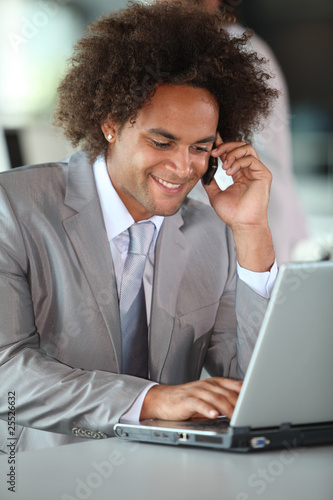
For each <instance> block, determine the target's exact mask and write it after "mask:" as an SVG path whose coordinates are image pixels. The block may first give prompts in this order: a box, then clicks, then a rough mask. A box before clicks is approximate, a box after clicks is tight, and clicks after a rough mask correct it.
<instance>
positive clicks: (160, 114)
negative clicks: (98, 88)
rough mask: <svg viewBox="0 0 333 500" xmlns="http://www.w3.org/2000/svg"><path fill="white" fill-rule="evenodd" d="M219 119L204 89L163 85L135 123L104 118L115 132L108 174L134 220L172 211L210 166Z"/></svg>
mask: <svg viewBox="0 0 333 500" xmlns="http://www.w3.org/2000/svg"><path fill="white" fill-rule="evenodd" d="M218 118H219V109H218V105H217V102H216V100H215V98H214V97H213V95H212V94H211V93H210V92H208V91H207V90H204V89H199V88H193V87H189V86H179V85H163V86H159V87H158V88H157V91H156V93H155V95H154V96H153V97H152V99H151V100H150V102H149V103H148V104H146V105H145V106H144V107H143V108H142V109H141V110H140V111H139V113H138V116H137V119H136V122H135V124H134V125H132V124H131V123H129V122H127V123H126V124H125V126H124V127H123V129H122V130H121V133H119V127H118V126H117V125H114V124H110V123H107V122H106V123H105V124H103V126H102V130H103V132H104V134H105V135H106V136H107V134H108V133H111V134H112V135H114V137H115V138H114V139H113V141H114V142H112V143H111V144H110V146H109V150H108V155H107V166H108V172H109V176H110V179H111V181H112V184H113V186H114V188H115V189H116V191H117V193H118V195H119V197H120V198H121V200H122V201H123V203H124V204H125V206H126V208H127V210H128V211H129V212H130V214H131V215H132V217H133V218H134V220H135V221H137V220H143V219H147V218H149V217H151V216H152V215H164V216H167V215H172V214H174V213H176V212H177V211H178V210H179V208H180V206H181V205H182V203H183V201H184V199H185V197H186V196H187V194H188V193H189V192H190V191H191V189H192V188H193V187H194V186H195V184H196V183H197V182H198V180H199V179H200V178H201V177H202V175H203V174H204V173H205V171H206V170H207V165H208V159H209V156H210V151H211V149H212V146H213V143H214V140H215V137H216V130H217V124H218Z"/></svg>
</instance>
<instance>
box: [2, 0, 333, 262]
mask: <svg viewBox="0 0 333 500" xmlns="http://www.w3.org/2000/svg"><path fill="white" fill-rule="evenodd" d="M224 4H225V9H226V10H227V11H228V12H229V13H231V14H234V15H237V17H238V19H239V20H240V21H241V23H242V24H243V25H244V26H246V27H250V28H252V29H254V31H255V32H256V33H257V35H259V36H260V37H261V38H262V39H263V40H265V41H266V42H267V43H268V44H269V46H270V47H271V49H272V50H273V52H274V53H275V56H276V57H277V59H278V61H279V64H280V66H281V68H282V71H283V73H284V76H285V78H286V82H287V85H288V90H289V98H290V106H291V107H290V123H291V140H292V158H293V173H294V177H295V182H296V189H297V193H298V196H299V199H300V203H301V205H302V207H303V208H304V211H305V213H306V216H307V219H308V223H309V228H310V233H309V238H308V239H307V240H306V241H304V242H301V244H300V245H299V247H298V248H295V251H294V257H293V260H314V255H316V249H315V247H316V246H318V245H319V246H320V248H323V247H324V248H327V249H328V255H329V253H330V252H331V249H332V248H333V2H332V0H316V1H315V2H314V1H313V0H303V1H301V0H228V1H226V2H224ZM125 5H126V1H125V0H94V1H91V0H0V171H3V170H7V169H11V168H15V167H17V166H20V165H23V164H30V163H41V162H44V161H56V160H60V159H63V158H65V157H66V156H69V155H70V154H71V153H72V151H73V150H72V148H71V146H70V145H69V144H67V143H66V142H65V141H64V139H63V138H62V137H61V132H60V131H58V130H57V129H54V128H53V126H52V122H53V109H54V105H55V101H56V89H57V85H58V83H59V80H60V79H61V78H62V76H63V75H64V73H65V71H66V66H67V63H66V60H67V58H68V57H69V56H70V54H71V50H72V47H73V44H74V43H75V41H76V40H77V39H78V38H79V37H80V36H81V34H82V31H83V30H84V28H85V26H86V25H87V24H88V23H90V22H92V21H94V20H95V19H96V18H98V17H99V16H100V15H103V14H105V13H107V12H109V11H111V10H117V9H119V8H122V7H125ZM332 253H333V252H332ZM330 255H331V258H333V257H332V254H330ZM324 257H325V256H324ZM320 258H322V255H320Z"/></svg>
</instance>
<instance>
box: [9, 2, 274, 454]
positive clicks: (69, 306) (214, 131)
mask: <svg viewBox="0 0 333 500" xmlns="http://www.w3.org/2000/svg"><path fill="white" fill-rule="evenodd" d="M221 21H222V19H221V18H220V16H219V15H215V14H213V13H209V12H206V11H202V10H200V9H199V8H198V9H197V8H195V9H190V8H183V7H180V6H179V5H167V4H160V5H154V6H146V5H141V4H136V5H133V6H131V7H129V8H127V9H125V10H123V11H120V12H117V13H114V14H111V15H109V16H107V17H106V18H105V19H101V20H99V21H97V22H96V23H94V24H93V25H91V26H90V27H89V30H88V32H87V34H86V35H85V36H84V37H83V39H82V40H81V41H80V42H79V43H78V44H77V46H76V49H75V53H74V56H73V60H72V67H71V68H70V69H69V71H68V74H67V76H66V77H65V78H64V80H63V81H62V83H61V85H60V87H59V104H58V110H57V122H58V124H59V125H61V126H62V127H63V129H64V131H65V134H66V135H67V137H68V138H69V139H70V140H71V141H72V142H73V144H74V145H78V144H81V145H82V151H79V152H78V153H76V154H74V155H73V156H72V157H71V158H70V159H68V160H65V161H62V162H58V163H49V164H44V165H37V166H36V165H34V166H28V167H24V168H21V169H15V171H13V172H7V173H4V174H2V175H1V176H0V184H1V192H0V193H1V200H0V211H1V215H0V224H1V245H0V249H1V250H0V278H1V279H0V285H1V290H2V299H1V301H0V318H1V321H0V325H1V333H0V343H1V358H0V363H1V364H0V380H1V387H2V391H3V392H4V393H6V391H7V392H8V393H9V392H13V391H14V392H15V394H16V393H17V398H16V409H17V422H16V423H17V427H16V433H17V436H16V437H17V443H18V445H17V449H18V450H23V449H29V448H30V449H31V448H40V447H43V446H52V445H56V444H63V443H69V442H73V441H75V440H79V439H80V438H92V437H95V438H101V437H108V436H112V435H113V426H114V424H115V423H116V422H118V421H119V420H122V419H123V420H124V419H126V420H136V419H139V418H141V419H144V418H163V419H172V420H175V419H188V418H190V417H192V416H196V415H198V414H199V415H203V416H205V417H208V418H213V417H216V416H218V415H219V414H221V413H225V414H227V415H228V416H231V415H232V412H233V408H234V406H235V404H236V401H237V397H238V393H239V391H240V388H241V379H242V378H243V377H244V374H245V372H246V369H247V366H248V363H249V360H250V357H251V354H252V351H253V347H254V345H255V342H256V338H257V335H258V332H259V328H260V325H261V321H262V319H263V315H264V312H265V309H266V306H267V301H268V298H269V293H270V289H271V287H272V284H273V283H274V278H275V275H276V264H275V263H274V251H273V247H272V240H271V234H270V230H269V227H268V223H267V206H268V201H269V190H270V184H271V174H270V172H269V171H268V170H267V168H266V167H265V166H264V165H263V164H262V163H261V162H260V160H259V158H258V156H257V154H256V152H255V151H254V149H253V148H252V146H251V145H250V144H249V143H248V142H247V141H248V139H249V138H250V133H251V130H252V129H253V128H254V127H255V126H256V124H257V123H258V121H259V119H260V116H261V115H263V114H266V113H267V112H268V110H269V106H270V102H271V100H272V99H274V98H275V97H276V93H275V91H273V90H272V89H271V88H270V87H269V86H268V85H267V83H266V80H267V78H268V75H266V74H265V73H264V70H263V69H262V68H261V64H262V63H261V61H260V59H258V58H257V56H256V54H251V53H249V52H248V51H247V50H245V44H246V39H245V38H243V37H242V38H240V39H236V38H232V39H231V38H230V37H229V35H228V34H227V33H226V32H224V30H222V29H221V27H220V26H221ZM204 42H205V43H204ZM244 139H246V141H245V140H244ZM210 156H213V157H215V158H218V157H219V158H221V159H222V161H223V168H224V169H225V170H226V172H227V174H228V175H229V176H232V178H233V181H234V183H233V185H232V186H230V187H229V188H228V189H227V190H225V191H221V190H220V188H219V187H218V185H217V184H216V182H215V181H214V180H213V182H212V183H211V184H210V185H207V186H206V190H207V193H208V196H209V199H210V202H211V207H209V206H207V205H204V204H201V203H199V202H195V201H193V200H190V199H189V198H187V194H188V193H189V192H190V191H191V189H192V188H193V187H194V186H195V184H196V183H197V182H201V181H200V179H201V178H202V176H203V175H204V174H205V172H206V171H207V168H208V162H209V159H210ZM148 233H149V237H148ZM144 246H146V249H145V250H143V247H144ZM139 269H140V271H139ZM203 367H206V369H207V370H208V372H209V373H210V374H211V376H212V378H207V379H205V380H200V374H201V371H202V368H203ZM0 417H1V419H3V422H0V423H1V424H3V426H4V429H6V425H7V422H6V418H7V406H6V401H5V400H2V402H1V404H0ZM0 430H1V429H0ZM41 431H44V432H41ZM1 436H4V437H3V442H0V449H2V450H4V451H5V450H6V447H5V446H6V432H5V430H4V431H3V432H0V439H2V438H1Z"/></svg>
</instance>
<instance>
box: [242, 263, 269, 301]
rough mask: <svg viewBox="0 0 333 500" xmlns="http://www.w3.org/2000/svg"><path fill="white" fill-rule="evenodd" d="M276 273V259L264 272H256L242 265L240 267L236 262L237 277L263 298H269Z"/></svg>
mask: <svg viewBox="0 0 333 500" xmlns="http://www.w3.org/2000/svg"><path fill="white" fill-rule="evenodd" d="M277 273H278V266H277V262H276V260H275V262H274V264H273V266H272V267H271V269H270V270H269V271H266V272H264V273H256V272H254V271H249V270H248V269H244V267H241V266H240V265H239V264H238V262H237V274H238V277H239V278H240V279H241V280H242V281H244V283H246V285H247V286H249V287H250V288H251V290H253V291H254V292H256V293H257V294H258V295H261V297H264V298H265V299H269V298H270V296H271V293H272V289H273V286H274V283H275V280H276V277H277Z"/></svg>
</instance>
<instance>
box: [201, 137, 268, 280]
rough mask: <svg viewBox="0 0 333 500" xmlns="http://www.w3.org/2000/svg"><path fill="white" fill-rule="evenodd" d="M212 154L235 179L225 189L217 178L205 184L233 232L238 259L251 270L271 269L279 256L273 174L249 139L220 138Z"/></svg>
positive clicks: (217, 210)
mask: <svg viewBox="0 0 333 500" xmlns="http://www.w3.org/2000/svg"><path fill="white" fill-rule="evenodd" d="M220 140H221V139H220ZM212 156H215V157H220V158H221V160H222V162H223V169H224V170H226V172H227V174H228V175H231V176H232V178H233V181H234V184H233V185H231V186H229V187H228V188H227V189H226V190H225V191H222V190H221V189H220V188H219V187H218V185H217V183H216V181H215V180H213V182H212V183H211V184H210V185H209V186H204V187H205V189H206V191H207V194H208V196H209V199H210V203H211V205H212V207H213V208H214V210H215V211H216V213H217V215H218V216H219V217H220V218H221V219H222V220H223V221H224V222H225V223H226V224H228V225H229V226H230V227H231V229H232V231H233V234H234V239H235V245H236V251H237V259H238V262H239V264H240V265H241V266H242V267H244V268H246V269H249V270H251V271H256V272H264V271H268V270H269V269H270V268H271V266H272V265H273V263H274V259H275V257H274V250H273V244H272V237H271V232H270V229H269V226H268V220H267V209H268V203H269V192H270V187H271V183H272V174H271V172H270V171H269V170H268V169H267V168H266V167H265V165H263V164H262V163H261V161H260V160H259V158H258V155H257V153H256V152H255V150H254V149H253V147H252V146H251V145H250V144H247V143H245V142H227V143H222V142H220V143H219V140H217V141H216V148H215V149H214V150H213V151H212Z"/></svg>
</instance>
